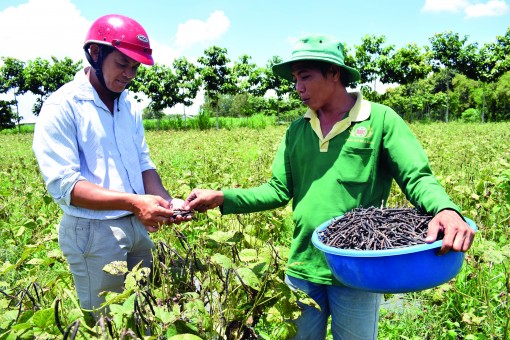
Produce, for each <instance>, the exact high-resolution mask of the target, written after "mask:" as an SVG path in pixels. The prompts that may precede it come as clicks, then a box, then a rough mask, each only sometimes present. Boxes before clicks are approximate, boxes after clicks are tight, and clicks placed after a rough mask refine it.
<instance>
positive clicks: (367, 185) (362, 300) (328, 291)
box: [185, 34, 474, 339]
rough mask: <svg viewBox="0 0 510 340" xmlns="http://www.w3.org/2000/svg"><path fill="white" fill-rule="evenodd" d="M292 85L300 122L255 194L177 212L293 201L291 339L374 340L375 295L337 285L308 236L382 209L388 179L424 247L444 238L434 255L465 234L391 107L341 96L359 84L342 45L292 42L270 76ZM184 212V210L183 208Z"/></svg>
mask: <svg viewBox="0 0 510 340" xmlns="http://www.w3.org/2000/svg"><path fill="white" fill-rule="evenodd" d="M273 72H274V73H276V74H277V75H279V76H281V77H283V78H285V79H289V80H292V81H294V82H295V88H296V91H297V92H298V94H299V96H300V97H301V100H302V101H303V103H304V104H305V105H306V106H308V110H307V112H306V113H305V115H304V116H303V117H301V118H299V119H297V120H295V121H294V122H292V123H291V125H290V126H289V128H288V130H287V132H286V134H285V136H284V138H283V140H282V141H281V144H280V147H279V149H278V151H277V153H276V156H275V158H274V161H273V166H272V177H271V179H270V180H269V181H268V182H267V183H265V184H262V185H261V186H259V187H255V188H246V189H228V190H220V191H216V190H207V189H195V190H193V191H192V192H191V193H190V195H189V196H188V198H187V199H186V201H185V208H189V209H195V210H198V211H205V210H206V209H211V208H215V207H218V206H219V207H220V210H221V212H222V213H223V214H238V213H250V212H255V211H261V210H267V209H273V208H277V207H281V206H283V205H285V204H287V203H288V202H289V201H290V200H291V199H292V207H293V220H294V224H295V229H294V234H293V239H292V244H291V249H290V254H289V263H288V264H289V265H288V269H287V272H286V282H287V283H288V284H289V286H290V287H291V288H299V289H301V290H303V291H304V292H306V293H307V294H308V295H309V296H310V297H311V298H313V299H314V300H315V301H316V302H317V303H318V304H319V306H320V307H321V309H320V310H318V309H316V308H314V307H311V306H303V309H302V313H301V316H300V317H299V318H298V319H297V320H296V325H297V332H298V333H297V335H296V339H324V338H325V337H326V327H327V323H328V318H329V316H330V315H331V317H332V321H331V322H332V324H331V331H332V333H333V336H334V338H335V339H376V338H377V325H378V317H379V306H380V302H381V295H380V294H377V293H370V292H365V291H361V290H355V289H351V288H348V287H345V286H343V285H342V284H340V283H339V282H338V281H337V280H336V279H335V278H334V277H333V275H332V273H331V271H330V270H329V267H328V265H327V263H326V260H325V258H324V255H323V254H322V253H321V252H320V251H319V250H318V249H316V248H315V247H314V246H313V244H312V242H311V236H312V233H313V232H314V230H315V228H317V227H318V226H319V225H321V224H322V223H324V222H325V221H328V220H330V219H332V218H334V217H338V216H339V215H342V214H345V213H346V212H348V211H351V210H352V209H354V208H358V207H365V208H368V207H371V206H375V207H379V206H381V203H385V202H387V199H388V196H389V194H390V189H391V184H392V180H393V179H394V180H395V181H396V182H397V183H398V185H399V186H400V188H401V189H402V190H403V192H404V193H405V194H406V196H407V198H408V199H409V201H410V202H411V203H412V204H413V205H414V206H415V207H418V208H420V209H422V210H424V211H426V212H428V213H431V214H434V215H435V216H434V218H433V219H432V221H431V222H430V223H429V226H428V234H427V239H426V241H427V242H433V241H434V240H436V238H437V236H438V234H439V233H440V232H442V233H444V238H443V245H442V248H441V250H440V252H441V253H443V254H444V253H446V252H448V251H463V252H465V251H467V250H468V249H469V247H470V246H471V244H472V242H473V237H474V231H473V230H472V229H471V228H470V227H469V226H468V225H467V224H466V222H465V221H464V219H463V218H462V216H461V210H460V208H459V207H458V206H457V205H455V204H454V203H453V202H452V201H451V199H450V198H449V196H448V195H447V194H446V192H445V190H444V189H443V188H442V187H441V185H440V184H439V182H438V181H437V179H436V178H435V177H434V176H433V174H432V170H431V168H430V165H429V162H428V159H427V156H426V155H425V152H424V150H423V148H422V147H421V145H420V144H419V142H418V141H417V139H416V138H415V136H414V135H413V134H412V132H411V131H410V129H409V128H408V126H407V125H406V123H405V122H404V121H403V120H402V118H401V117H400V116H399V115H398V114H396V113H395V112H394V111H393V110H392V109H391V108H389V107H387V106H384V105H381V104H376V103H372V102H369V101H367V100H364V99H363V97H362V95H361V93H360V92H348V91H347V87H348V86H349V85H352V84H354V83H356V82H357V81H359V80H360V74H359V72H358V71H357V70H356V69H353V68H351V67H349V66H347V65H345V53H344V47H343V45H342V43H340V42H339V41H338V40H337V39H335V38H333V37H331V36H327V35H319V34H312V35H307V36H305V37H302V38H301V39H299V41H298V42H297V43H296V46H295V48H294V51H293V53H292V57H291V58H290V60H288V61H286V62H283V63H280V64H277V65H275V66H274V67H273ZM186 205H187V207H186Z"/></svg>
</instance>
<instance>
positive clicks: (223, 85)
mask: <svg viewBox="0 0 510 340" xmlns="http://www.w3.org/2000/svg"><path fill="white" fill-rule="evenodd" d="M198 62H199V63H200V64H201V65H202V66H201V67H200V68H199V72H200V76H201V77H202V81H203V84H204V90H205V93H206V96H207V97H209V98H210V99H211V101H212V103H213V105H214V106H215V107H216V129H219V121H218V114H219V112H218V111H219V107H218V100H219V96H220V95H221V94H225V95H226V94H232V93H235V83H234V82H233V79H232V71H231V69H230V68H229V67H228V63H229V62H230V60H229V59H228V58H227V49H226V48H221V47H218V46H212V47H210V48H208V49H206V50H205V51H204V56H202V57H199V58H198Z"/></svg>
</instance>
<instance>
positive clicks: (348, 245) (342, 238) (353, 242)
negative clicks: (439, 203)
mask: <svg viewBox="0 0 510 340" xmlns="http://www.w3.org/2000/svg"><path fill="white" fill-rule="evenodd" d="M431 219H432V216H430V215H428V214H425V213H422V212H420V211H419V210H418V209H416V208H375V207H371V208H357V209H354V210H352V211H350V212H348V213H346V214H344V215H343V216H342V217H340V218H338V219H335V220H333V221H332V222H331V223H330V224H329V225H328V226H327V227H326V228H325V229H324V230H322V231H320V232H319V235H318V236H319V240H321V242H322V243H324V244H325V245H327V246H330V247H335V248H340V249H352V250H382V249H394V248H401V247H408V246H412V245H417V244H424V243H426V242H425V237H426V235H427V229H428V224H429V222H430V220H431ZM440 238H442V236H441V235H440V237H439V239H440Z"/></svg>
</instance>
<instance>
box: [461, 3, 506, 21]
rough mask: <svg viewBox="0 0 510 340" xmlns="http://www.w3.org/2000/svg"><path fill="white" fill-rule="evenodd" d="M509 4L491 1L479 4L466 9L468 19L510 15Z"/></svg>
mask: <svg viewBox="0 0 510 340" xmlns="http://www.w3.org/2000/svg"><path fill="white" fill-rule="evenodd" d="M508 9H509V8H508V4H507V3H506V1H503V0H490V1H489V2H487V3H485V4H482V3H477V4H474V5H469V6H468V7H466V9H465V12H466V18H476V17H489V16H490V17H492V16H498V15H504V14H506V13H508Z"/></svg>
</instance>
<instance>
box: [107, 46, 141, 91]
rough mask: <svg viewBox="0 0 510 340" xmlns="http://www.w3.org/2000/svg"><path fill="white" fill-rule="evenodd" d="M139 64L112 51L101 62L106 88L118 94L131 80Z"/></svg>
mask: <svg viewBox="0 0 510 340" xmlns="http://www.w3.org/2000/svg"><path fill="white" fill-rule="evenodd" d="M139 66H140V63H139V62H137V61H135V60H134V59H131V58H129V57H128V56H126V55H125V54H123V53H121V52H119V51H117V50H114V51H113V52H112V53H110V54H108V55H107V56H106V58H105V60H104V61H103V76H104V81H105V83H106V87H107V88H108V89H109V90H110V91H112V92H117V93H120V92H122V91H124V89H125V88H126V86H128V84H129V83H130V82H131V81H132V80H133V78H134V77H135V76H136V73H137V71H138V67H139Z"/></svg>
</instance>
